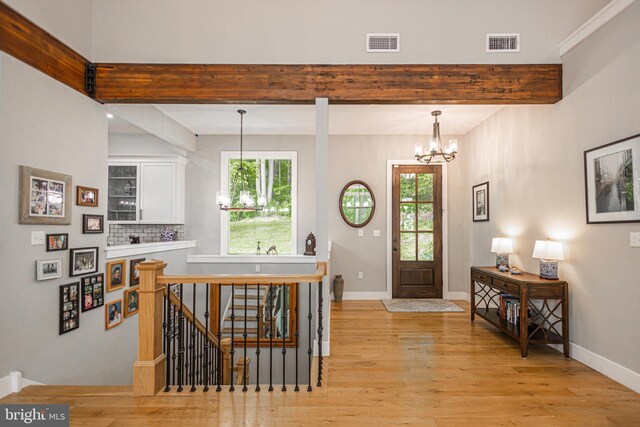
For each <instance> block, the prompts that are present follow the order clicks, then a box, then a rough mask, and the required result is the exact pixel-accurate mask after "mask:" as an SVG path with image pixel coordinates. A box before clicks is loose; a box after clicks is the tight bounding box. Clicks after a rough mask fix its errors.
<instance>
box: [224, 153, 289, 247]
mask: <svg viewBox="0 0 640 427" xmlns="http://www.w3.org/2000/svg"><path fill="white" fill-rule="evenodd" d="M225 154H226V155H227V156H226V157H227V158H226V159H223V165H224V164H225V162H226V168H223V173H224V172H226V179H227V186H228V187H227V189H228V194H229V196H230V198H231V204H232V206H234V205H238V204H239V199H240V191H242V190H243V188H244V190H245V191H248V192H249V194H250V195H251V197H252V198H253V200H254V201H255V202H256V203H257V201H258V197H259V195H260V194H262V195H264V197H265V199H266V202H267V204H266V206H265V207H264V208H263V209H262V210H259V211H256V212H229V213H228V214H227V215H226V217H227V218H226V219H225V218H224V216H223V227H226V231H227V233H226V235H227V236H228V239H227V252H226V253H227V254H230V255H256V254H257V253H258V245H259V246H260V252H261V254H262V255H266V253H267V251H268V250H269V248H271V247H273V246H275V247H276V251H277V253H278V254H279V255H291V254H295V252H296V244H295V230H296V204H295V201H296V194H295V191H296V185H295V184H296V153H295V152H244V161H243V165H244V180H243V178H242V175H243V174H242V172H241V169H240V159H239V156H238V155H236V154H235V153H223V156H224V155H225ZM225 169H226V171H225ZM223 179H224V178H223ZM224 234H225V233H223V236H224ZM223 248H224V245H223ZM223 253H224V249H223Z"/></svg>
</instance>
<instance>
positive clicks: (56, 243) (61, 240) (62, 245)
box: [47, 233, 69, 252]
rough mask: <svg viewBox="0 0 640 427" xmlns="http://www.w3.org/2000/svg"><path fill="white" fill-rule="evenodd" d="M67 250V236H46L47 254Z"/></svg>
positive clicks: (65, 234)
mask: <svg viewBox="0 0 640 427" xmlns="http://www.w3.org/2000/svg"><path fill="white" fill-rule="evenodd" d="M67 249H69V234H67V233H60V234H47V252H53V251H66V250H67Z"/></svg>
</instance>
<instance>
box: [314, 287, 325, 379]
mask: <svg viewBox="0 0 640 427" xmlns="http://www.w3.org/2000/svg"><path fill="white" fill-rule="evenodd" d="M322 330H323V327H322V280H321V281H320V282H318V383H317V384H316V385H317V386H318V387H322Z"/></svg>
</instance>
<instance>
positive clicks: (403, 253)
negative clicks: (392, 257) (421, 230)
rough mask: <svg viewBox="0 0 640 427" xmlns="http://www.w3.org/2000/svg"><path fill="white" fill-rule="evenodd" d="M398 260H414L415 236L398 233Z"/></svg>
mask: <svg viewBox="0 0 640 427" xmlns="http://www.w3.org/2000/svg"><path fill="white" fill-rule="evenodd" d="M400 260H401V261H415V260H416V234H415V233H400Z"/></svg>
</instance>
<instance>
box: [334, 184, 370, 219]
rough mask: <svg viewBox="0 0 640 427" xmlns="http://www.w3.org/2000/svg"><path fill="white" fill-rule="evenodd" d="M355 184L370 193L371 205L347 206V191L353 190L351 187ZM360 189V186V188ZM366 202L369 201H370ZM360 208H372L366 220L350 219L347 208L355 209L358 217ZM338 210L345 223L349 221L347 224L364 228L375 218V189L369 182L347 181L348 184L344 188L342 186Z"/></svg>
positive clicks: (355, 215) (355, 216)
mask: <svg viewBox="0 0 640 427" xmlns="http://www.w3.org/2000/svg"><path fill="white" fill-rule="evenodd" d="M353 186H361V187H362V188H361V189H363V190H366V192H367V193H369V197H370V199H371V206H368V204H367V205H364V206H358V205H355V206H348V207H347V206H346V205H345V200H344V199H345V195H347V192H348V191H350V190H351V187H353ZM358 189H360V188H358ZM351 191H353V190H351ZM366 203H369V202H368V201H367V202H366ZM358 209H363V210H370V212H369V216H367V217H366V218H365V219H364V220H362V221H361V222H353V221H351V220H350V219H349V217H348V216H349V215H348V214H347V213H346V212H345V210H350V211H351V210H352V211H354V218H357V217H358ZM338 210H339V211H340V215H341V216H342V219H343V221H344V222H345V223H347V225H349V226H351V227H353V228H362V227H364V226H365V225H367V224H369V222H371V220H372V219H373V215H374V214H375V213H376V198H375V196H374V195H373V190H372V189H371V187H369V184H367V183H366V182H364V181H360V180H354V181H350V182H348V183H347V185H345V186H344V188H342V191H341V192H340V198H339V199H338Z"/></svg>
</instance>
